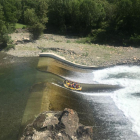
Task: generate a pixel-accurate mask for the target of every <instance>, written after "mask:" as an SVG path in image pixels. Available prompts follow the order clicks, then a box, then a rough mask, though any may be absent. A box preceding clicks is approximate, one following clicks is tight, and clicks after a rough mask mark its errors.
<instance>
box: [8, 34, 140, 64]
mask: <svg viewBox="0 0 140 140" xmlns="http://www.w3.org/2000/svg"><path fill="white" fill-rule="evenodd" d="M11 37H12V39H13V40H14V44H15V49H11V50H9V51H8V52H7V53H8V54H10V55H14V56H18V57H29V56H38V54H39V53H41V52H51V53H55V54H57V55H60V56H63V57H65V58H66V59H67V60H69V61H71V62H74V63H78V64H82V65H87V66H91V65H96V66H106V65H115V64H120V63H135V62H140V49H139V48H133V47H131V46H130V47H121V46H120V47H114V46H108V45H98V44H83V43H77V42H79V40H81V38H77V37H72V36H60V35H54V34H44V35H42V37H41V38H40V39H39V40H36V41H31V40H30V39H29V33H13V34H12V35H11Z"/></svg>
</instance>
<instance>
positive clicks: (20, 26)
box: [15, 23, 26, 29]
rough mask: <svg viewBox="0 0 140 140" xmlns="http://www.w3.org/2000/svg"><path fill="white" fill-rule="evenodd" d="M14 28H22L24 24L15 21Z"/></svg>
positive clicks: (24, 26)
mask: <svg viewBox="0 0 140 140" xmlns="http://www.w3.org/2000/svg"><path fill="white" fill-rule="evenodd" d="M15 28H16V29H24V28H26V25H24V24H20V23H16V26H15Z"/></svg>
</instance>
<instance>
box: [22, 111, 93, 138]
mask: <svg viewBox="0 0 140 140" xmlns="http://www.w3.org/2000/svg"><path fill="white" fill-rule="evenodd" d="M92 139H93V127H92V126H84V125H82V124H80V123H79V118H78V115H77V113H76V111H74V110H72V109H68V108H65V109H64V111H47V112H43V113H41V114H40V115H39V116H38V117H37V118H36V119H35V120H34V121H33V123H31V124H29V125H27V127H26V128H25V130H24V132H23V136H22V137H21V139H20V140H92Z"/></svg>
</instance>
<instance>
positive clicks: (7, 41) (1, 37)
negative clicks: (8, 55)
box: [0, 5, 14, 49]
mask: <svg viewBox="0 0 140 140" xmlns="http://www.w3.org/2000/svg"><path fill="white" fill-rule="evenodd" d="M6 23H7V22H6V21H5V18H4V12H3V7H2V6H1V5H0V44H1V47H0V48H2V47H7V49H9V48H11V47H14V45H13V44H12V40H11V38H10V36H8V33H9V32H8V26H7V24H6Z"/></svg>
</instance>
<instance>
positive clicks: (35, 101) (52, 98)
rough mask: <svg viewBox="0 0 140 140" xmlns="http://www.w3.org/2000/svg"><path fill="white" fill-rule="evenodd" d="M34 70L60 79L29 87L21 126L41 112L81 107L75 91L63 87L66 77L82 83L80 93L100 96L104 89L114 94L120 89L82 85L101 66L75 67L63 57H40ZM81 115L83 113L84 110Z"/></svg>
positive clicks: (99, 85)
mask: <svg viewBox="0 0 140 140" xmlns="http://www.w3.org/2000/svg"><path fill="white" fill-rule="evenodd" d="M37 69H38V70H39V71H41V72H43V73H44V72H45V73H46V74H47V73H52V74H55V75H57V76H59V77H60V79H61V80H59V81H57V80H54V82H53V83H52V82H42V83H37V84H35V85H33V86H32V88H31V93H30V97H29V99H28V102H27V105H26V108H25V111H24V115H23V119H22V126H25V125H26V124H27V123H28V122H30V121H31V120H33V118H34V117H35V116H36V115H38V114H39V113H41V112H43V111H49V110H55V111H59V110H63V109H64V108H66V107H68V108H69V107H71V108H72V107H73V106H77V108H79V107H80V105H79V102H78V99H76V96H77V93H78V92H76V91H74V90H70V89H67V88H65V87H64V85H63V81H64V79H65V78H67V79H72V80H73V81H75V82H77V79H79V81H81V83H80V85H81V86H82V91H80V92H98V93H99V92H103V91H106V90H108V91H109V90H110V91H113V90H116V89H119V88H121V87H120V86H119V85H108V84H97V83H94V82H92V83H90V84H88V83H84V81H85V82H88V81H90V80H91V81H92V79H90V80H89V78H92V76H93V74H92V71H93V70H97V69H101V67H99V68H98V67H95V66H92V67H86V66H82V65H79V64H74V63H71V62H69V61H67V60H65V59H64V58H62V57H59V56H57V55H54V54H50V53H43V54H40V58H39V62H38V66H37ZM75 93H76V94H75ZM71 97H72V98H71ZM78 98H79V97H78ZM71 99H72V100H71ZM80 102H81V101H80ZM78 106H79V107H78ZM78 110H79V109H78ZM78 112H79V111H78ZM81 112H83V111H81ZM82 114H86V111H85V112H83V113H82ZM90 121H91V120H90Z"/></svg>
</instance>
